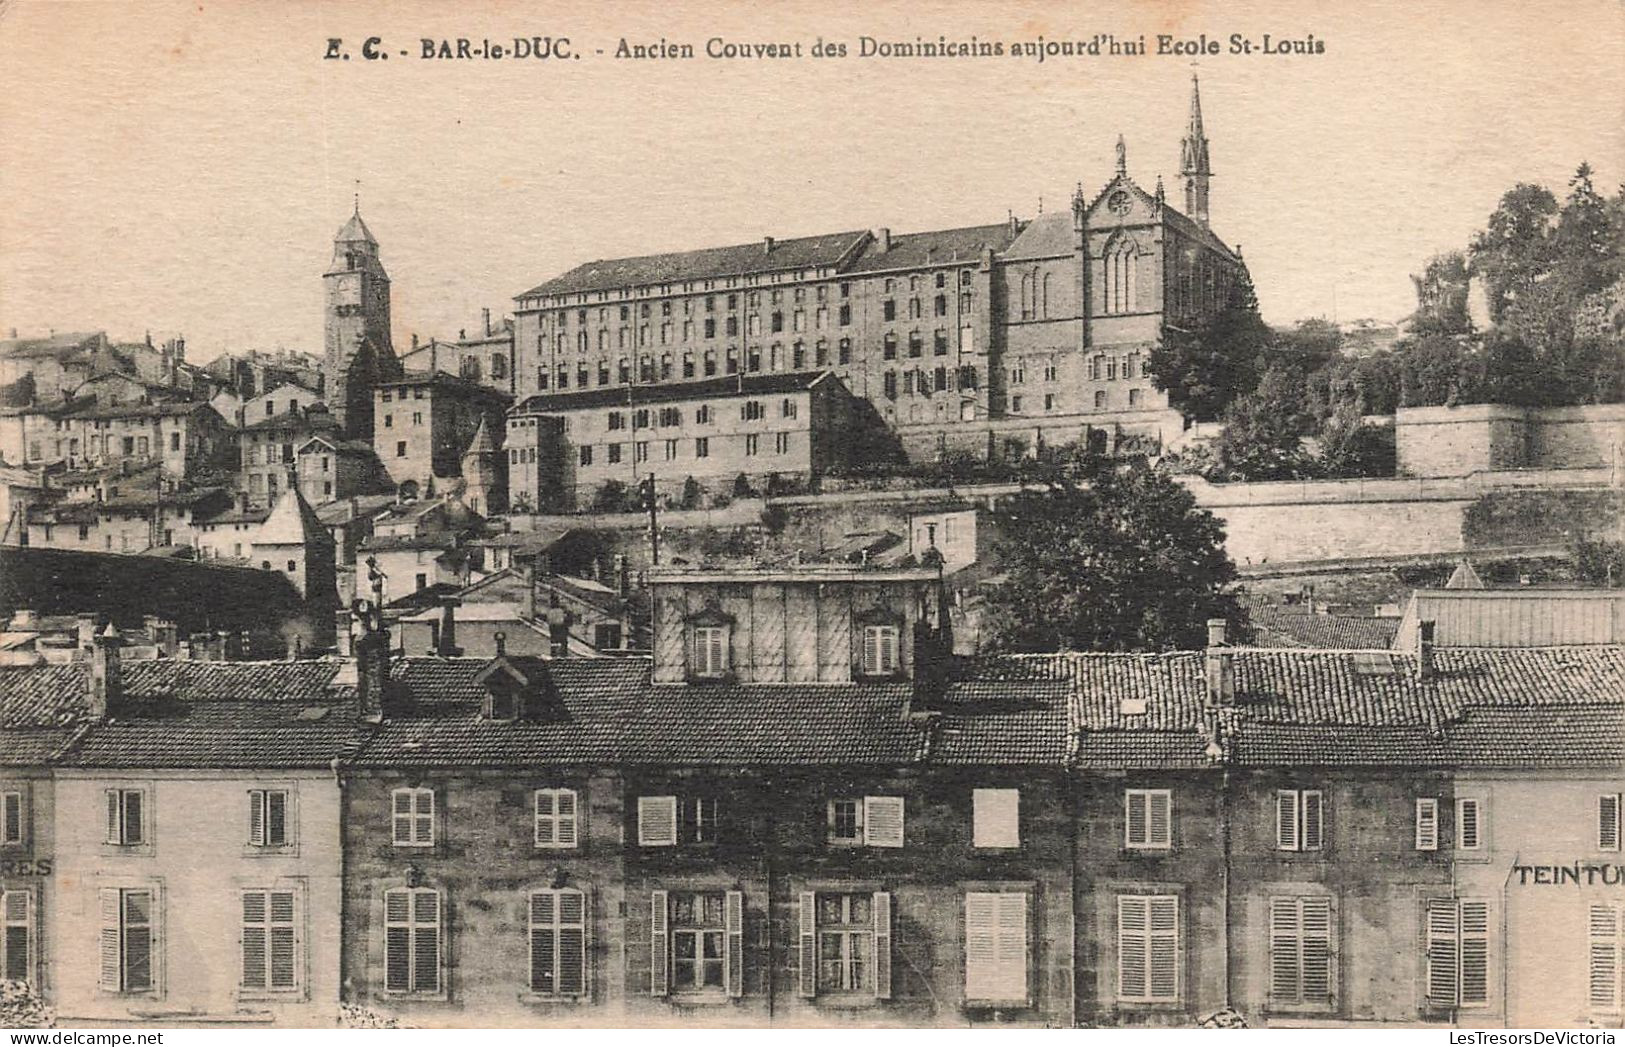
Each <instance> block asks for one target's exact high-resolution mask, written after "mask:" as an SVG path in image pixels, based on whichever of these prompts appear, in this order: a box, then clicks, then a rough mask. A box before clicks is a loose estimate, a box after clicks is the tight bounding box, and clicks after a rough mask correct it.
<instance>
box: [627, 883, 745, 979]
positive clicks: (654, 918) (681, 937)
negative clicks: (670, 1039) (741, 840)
mask: <svg viewBox="0 0 1625 1047" xmlns="http://www.w3.org/2000/svg"><path fill="white" fill-rule="evenodd" d="M744 938H745V899H744V895H743V893H741V892H739V891H672V892H670V894H669V895H668V893H667V892H666V891H655V892H654V897H653V899H652V904H651V914H650V943H651V945H650V948H651V951H652V952H651V959H652V962H651V965H650V968H651V971H650V973H651V976H650V987H651V991H652V992H653V993H654V994H655V995H657V996H663V995H665V994H666V993H667V992H677V993H716V992H719V991H720V993H721V994H723V995H726V996H731V997H737V996H741V995H743V993H744ZM668 979H669V980H668Z"/></svg>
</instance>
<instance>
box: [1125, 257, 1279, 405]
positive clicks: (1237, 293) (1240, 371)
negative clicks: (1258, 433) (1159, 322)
mask: <svg viewBox="0 0 1625 1047" xmlns="http://www.w3.org/2000/svg"><path fill="white" fill-rule="evenodd" d="M1270 341H1271V335H1270V329H1269V328H1268V327H1267V326H1266V325H1265V324H1264V321H1263V319H1262V318H1260V317H1259V315H1258V296H1257V294H1256V293H1255V292H1254V290H1253V281H1252V277H1251V276H1249V275H1248V273H1247V268H1246V267H1245V266H1242V267H1241V268H1240V269H1239V270H1238V271H1237V273H1236V279H1235V282H1234V283H1232V284H1231V286H1230V297H1229V299H1228V301H1226V303H1225V306H1224V308H1222V309H1220V310H1219V311H1218V312H1217V313H1215V314H1214V315H1213V316H1212V317H1211V318H1210V319H1209V320H1208V321H1207V322H1206V323H1204V324H1202V325H1201V326H1199V327H1198V328H1197V329H1196V330H1194V331H1183V330H1180V329H1178V328H1168V329H1167V330H1166V331H1165V332H1164V335H1163V338H1162V341H1161V343H1160V344H1159V345H1157V346H1154V347H1153V348H1152V350H1151V354H1150V356H1149V357H1148V358H1147V361H1146V364H1147V369H1148V370H1149V371H1150V372H1151V377H1152V379H1153V381H1155V383H1156V386H1157V388H1158V389H1162V390H1165V391H1166V392H1167V393H1168V399H1169V402H1170V403H1172V404H1173V405H1174V406H1175V407H1177V408H1179V409H1180V410H1181V411H1184V412H1185V413H1186V414H1189V415H1193V416H1195V417H1196V418H1199V419H1203V420H1212V419H1214V418H1217V417H1219V415H1220V414H1222V413H1223V412H1224V409H1225V407H1226V406H1228V405H1229V403H1230V401H1231V400H1234V399H1235V398H1236V397H1237V396H1240V395H1241V394H1242V393H1245V392H1247V391H1248V390H1250V389H1251V388H1252V387H1253V386H1254V384H1256V382H1257V381H1258V374H1259V371H1260V370H1261V369H1262V365H1261V363H1260V358H1261V357H1262V356H1263V354H1264V352H1265V351H1266V350H1267V349H1268V348H1269V346H1270Z"/></svg>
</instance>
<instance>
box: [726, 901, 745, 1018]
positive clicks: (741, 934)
mask: <svg viewBox="0 0 1625 1047" xmlns="http://www.w3.org/2000/svg"><path fill="white" fill-rule="evenodd" d="M722 927H723V930H724V932H725V934H724V940H723V946H722V970H723V977H724V978H726V979H727V983H728V995H729V996H734V997H738V996H743V995H744V994H745V895H744V894H743V892H740V891H729V892H728V893H727V894H726V895H725V896H724V897H723V902H722Z"/></svg>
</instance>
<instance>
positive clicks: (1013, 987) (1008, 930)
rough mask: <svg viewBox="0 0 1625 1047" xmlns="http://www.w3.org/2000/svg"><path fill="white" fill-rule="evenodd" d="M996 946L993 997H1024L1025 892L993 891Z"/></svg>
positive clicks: (1015, 998)
mask: <svg viewBox="0 0 1625 1047" xmlns="http://www.w3.org/2000/svg"><path fill="white" fill-rule="evenodd" d="M995 897H997V898H998V906H997V909H996V913H997V917H998V924H997V927H996V930H995V944H996V947H997V950H998V987H997V991H996V993H995V994H994V996H993V999H996V1000H1023V1001H1024V1000H1026V999H1027V896H1026V895H1025V894H1021V893H1017V892H1007V893H1004V894H999V895H996V896H995Z"/></svg>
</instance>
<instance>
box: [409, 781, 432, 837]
mask: <svg viewBox="0 0 1625 1047" xmlns="http://www.w3.org/2000/svg"><path fill="white" fill-rule="evenodd" d="M412 806H413V811H412V815H413V816H412V842H413V843H415V844H422V845H428V844H432V843H434V790H433V789H414V790H413V791H412Z"/></svg>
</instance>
